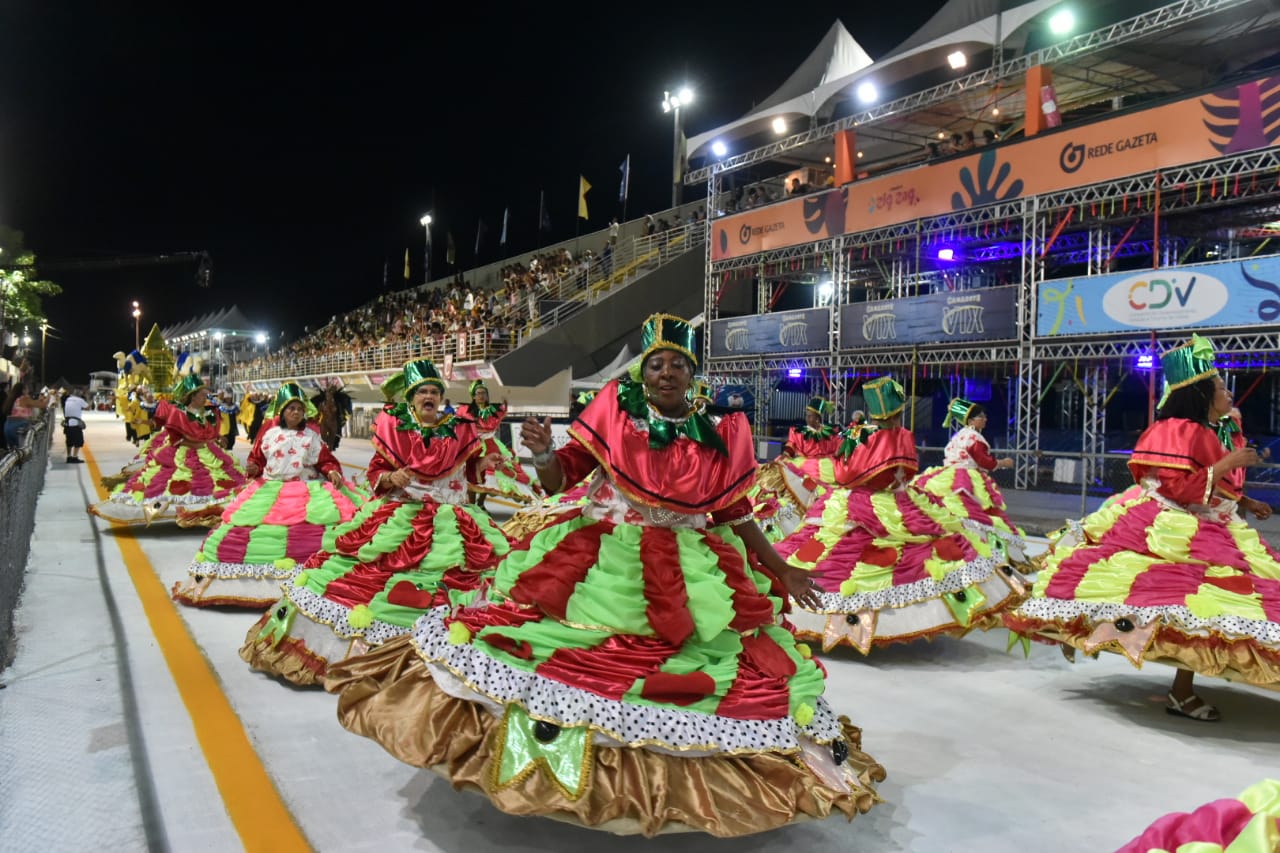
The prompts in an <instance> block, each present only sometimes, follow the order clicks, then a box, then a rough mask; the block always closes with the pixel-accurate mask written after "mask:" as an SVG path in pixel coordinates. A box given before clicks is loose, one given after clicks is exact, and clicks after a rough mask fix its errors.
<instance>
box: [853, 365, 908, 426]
mask: <svg viewBox="0 0 1280 853" xmlns="http://www.w3.org/2000/svg"><path fill="white" fill-rule="evenodd" d="M862 396H863V398H864V399H865V400H866V403H867V415H868V416H869V417H871V418H874V419H875V420H878V421H882V420H885V419H886V418H891V417H893V416H894V415H896V414H898V413H899V412H901V411H902V410H903V409H904V408H906V405H907V397H906V392H904V391H903V390H902V386H901V385H899V384H898V383H897V382H896V381H895V380H894V378H893V377H892V376H881V377H880V378H879V379H872V380H871V381H870V382H865V383H863V385H862Z"/></svg>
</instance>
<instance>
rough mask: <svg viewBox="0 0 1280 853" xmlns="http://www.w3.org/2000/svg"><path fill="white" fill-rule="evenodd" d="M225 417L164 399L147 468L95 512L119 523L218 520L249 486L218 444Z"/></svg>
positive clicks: (102, 503) (145, 461)
mask: <svg viewBox="0 0 1280 853" xmlns="http://www.w3.org/2000/svg"><path fill="white" fill-rule="evenodd" d="M221 417H222V416H221V414H220V413H219V412H218V411H217V410H216V409H205V410H204V411H201V412H192V411H190V410H189V409H185V408H182V407H180V406H177V405H175V404H174V403H172V402H170V401H168V400H161V401H160V403H159V405H158V406H157V407H156V415H155V420H156V425H157V426H158V427H159V431H158V432H157V433H156V434H155V436H154V437H153V438H152V439H151V441H150V443H149V444H148V445H147V451H146V457H145V458H144V460H143V463H142V466H141V467H140V468H138V469H137V470H136V471H134V472H133V473H132V474H131V475H130V476H129V478H128V479H127V480H126V481H125V482H124V483H121V484H120V485H119V486H117V487H116V488H115V490H114V491H113V492H112V493H111V496H110V497H109V498H107V499H106V500H104V501H99V502H98V503H96V504H94V505H92V506H91V507H89V511H90V512H91V513H93V514H94V515H96V516H98V517H99V518H105V519H107V520H108V521H111V522H114V523H116V524H150V523H152V522H155V521H175V520H177V521H180V522H181V521H182V520H183V519H184V518H190V519H194V521H193V522H192V523H195V524H200V523H203V519H205V518H213V519H215V520H216V519H217V518H218V516H219V514H220V513H221V512H222V508H223V506H224V505H225V504H226V503H227V501H228V500H230V498H231V496H232V494H234V493H235V491H236V490H238V489H239V488H240V487H241V486H243V485H244V483H245V476H244V470H243V469H242V468H241V467H240V463H239V462H237V461H236V460H235V459H234V458H232V456H231V455H230V454H228V453H227V452H226V451H225V450H223V449H222V448H221V447H219V446H218V443H217V441H218V434H219V421H220V419H221Z"/></svg>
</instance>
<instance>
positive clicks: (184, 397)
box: [169, 373, 206, 406]
mask: <svg viewBox="0 0 1280 853" xmlns="http://www.w3.org/2000/svg"><path fill="white" fill-rule="evenodd" d="M204 387H206V386H205V384H204V380H203V379H201V378H200V377H199V376H198V375H197V374H195V373H184V374H183V375H182V378H181V379H179V380H178V381H177V382H176V383H174V386H173V388H172V389H170V390H169V396H170V397H171V398H172V399H174V400H177V401H178V402H179V403H181V404H182V405H184V406H185V405H186V404H187V402H188V401H189V400H190V399H191V395H192V394H194V393H196V392H197V391H199V390H200V389H201V388H204Z"/></svg>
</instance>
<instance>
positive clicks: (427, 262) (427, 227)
mask: <svg viewBox="0 0 1280 853" xmlns="http://www.w3.org/2000/svg"><path fill="white" fill-rule="evenodd" d="M418 224H419V225H421V226H422V230H423V231H425V232H426V234H427V242H426V245H425V246H424V247H423V249H422V283H423V284H430V283H431V214H430V213H424V214H422V218H421V219H419V220H418Z"/></svg>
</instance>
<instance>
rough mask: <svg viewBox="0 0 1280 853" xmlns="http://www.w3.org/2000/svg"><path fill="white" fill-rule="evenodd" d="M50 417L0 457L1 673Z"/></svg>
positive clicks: (9, 648) (39, 417)
mask: <svg viewBox="0 0 1280 853" xmlns="http://www.w3.org/2000/svg"><path fill="white" fill-rule="evenodd" d="M53 418H54V413H52V412H51V411H50V410H45V411H43V412H41V413H38V414H35V415H33V416H32V417H31V420H30V427H29V428H28V430H27V433H26V435H25V436H24V437H23V440H22V446H21V447H19V448H18V449H16V450H14V449H10V450H9V451H8V452H6V453H5V455H4V456H3V457H0V671H3V670H4V668H5V667H7V666H8V665H9V664H10V663H11V662H12V661H13V655H14V634H13V614H14V611H15V610H16V609H17V607H18V598H19V596H20V595H21V594H22V584H23V579H24V577H25V575H26V569H27V556H28V555H29V554H30V553H31V533H32V531H33V530H34V529H35V525H36V500H37V498H38V497H39V496H40V491H41V489H43V488H44V475H45V469H46V468H47V467H48V466H47V463H48V461H49V444H50V442H51V441H52V439H53V436H52V431H51V430H50V428H49V425H50V424H51V423H52V422H53Z"/></svg>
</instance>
